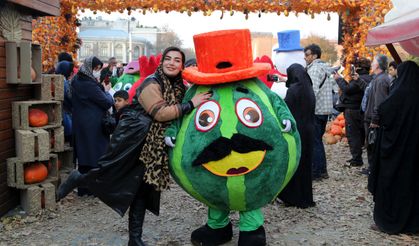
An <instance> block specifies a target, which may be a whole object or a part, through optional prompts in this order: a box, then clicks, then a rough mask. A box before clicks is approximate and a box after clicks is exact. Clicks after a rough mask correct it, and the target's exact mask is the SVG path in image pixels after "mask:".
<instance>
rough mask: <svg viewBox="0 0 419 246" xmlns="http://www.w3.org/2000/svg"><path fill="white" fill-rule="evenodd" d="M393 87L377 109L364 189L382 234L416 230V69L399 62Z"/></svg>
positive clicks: (418, 187) (418, 100) (418, 200)
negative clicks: (374, 141)
mask: <svg viewBox="0 0 419 246" xmlns="http://www.w3.org/2000/svg"><path fill="white" fill-rule="evenodd" d="M397 73H398V78H397V86H396V87H395V88H394V90H393V91H392V92H391V93H390V95H389V97H388V98H387V99H386V100H385V101H384V102H383V103H382V104H381V105H380V106H379V108H378V113H379V116H380V122H379V125H380V129H379V131H378V137H377V140H376V143H377V144H376V148H375V151H374V152H375V153H374V162H373V165H372V166H371V174H370V175H369V180H368V189H369V191H370V192H371V193H372V194H373V197H374V202H375V204H374V221H375V223H376V224H377V226H378V228H379V229H380V230H382V231H384V232H387V233H390V234H394V233H403V232H418V231H419V147H418V146H419V126H418V122H419V67H418V65H416V64H415V63H414V62H411V61H408V62H403V63H402V64H401V65H399V67H398V68H397Z"/></svg>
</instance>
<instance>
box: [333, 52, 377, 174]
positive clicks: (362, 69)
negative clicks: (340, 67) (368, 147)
mask: <svg viewBox="0 0 419 246" xmlns="http://www.w3.org/2000/svg"><path fill="white" fill-rule="evenodd" d="M351 67H352V69H351V80H350V81H349V82H347V81H346V80H345V79H343V78H342V77H341V76H340V75H339V74H337V73H335V75H334V78H335V80H336V83H337V84H338V86H339V88H340V90H341V91H342V95H341V97H340V103H339V104H338V105H337V108H339V109H340V110H341V111H343V112H344V116H345V128H346V134H347V137H348V143H349V148H350V152H351V155H352V158H351V159H350V160H348V161H347V162H348V163H349V165H350V166H362V165H363V161H362V146H363V145H364V141H365V130H364V126H363V123H364V121H363V115H362V113H361V101H362V98H363V96H364V90H365V88H366V87H367V85H368V83H369V82H370V81H371V80H372V77H371V75H369V71H370V69H371V61H370V60H368V59H366V58H359V59H358V60H357V61H356V62H355V64H354V65H352V66H351Z"/></svg>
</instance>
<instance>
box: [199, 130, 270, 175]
mask: <svg viewBox="0 0 419 246" xmlns="http://www.w3.org/2000/svg"><path fill="white" fill-rule="evenodd" d="M267 150H272V147H271V146H270V145H268V144H267V143H265V142H264V141H262V140H257V139H253V138H250V137H247V136H245V135H242V134H234V135H233V136H232V137H231V139H228V138H225V137H220V138H218V139H216V140H215V141H214V142H212V143H211V144H210V145H208V146H207V147H206V148H205V149H204V150H203V151H202V152H201V153H200V154H199V155H198V157H197V158H196V159H195V161H194V162H193V163H192V165H193V166H200V165H203V167H205V168H206V169H207V170H208V171H210V172H211V173H213V174H215V175H217V176H225V177H230V176H240V175H244V174H246V173H249V172H251V171H253V170H255V169H256V168H257V167H258V166H259V165H260V164H261V163H262V162H263V159H264V158H265V154H266V151H267Z"/></svg>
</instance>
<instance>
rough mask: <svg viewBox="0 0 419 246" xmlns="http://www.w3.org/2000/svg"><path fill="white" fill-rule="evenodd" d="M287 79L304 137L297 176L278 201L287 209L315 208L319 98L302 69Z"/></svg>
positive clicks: (291, 105) (297, 66)
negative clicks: (316, 117) (313, 184)
mask: <svg viewBox="0 0 419 246" xmlns="http://www.w3.org/2000/svg"><path fill="white" fill-rule="evenodd" d="M287 75H288V80H287V82H286V86H287V87H288V90H287V94H286V97H285V102H286V103H287V106H288V108H289V109H290V111H291V113H292V115H293V116H294V119H295V121H296V122H297V129H298V132H299V133H300V137H301V159H300V164H299V165H298V168H297V171H296V172H295V174H294V176H293V177H292V178H291V180H290V182H289V183H288V185H287V186H285V188H284V190H283V191H282V192H281V193H280V194H279V196H278V197H279V198H280V199H281V200H282V201H283V202H284V203H285V204H286V205H289V206H295V207H298V208H308V207H313V206H315V202H314V201H313V189H312V177H311V176H312V173H311V168H312V156H313V145H314V130H315V129H314V124H315V122H314V110H315V104H316V98H315V96H314V91H313V85H312V82H311V79H310V76H309V75H308V73H307V72H306V70H305V69H304V67H303V66H302V65H300V64H297V63H294V64H292V65H291V66H289V67H288V68H287Z"/></svg>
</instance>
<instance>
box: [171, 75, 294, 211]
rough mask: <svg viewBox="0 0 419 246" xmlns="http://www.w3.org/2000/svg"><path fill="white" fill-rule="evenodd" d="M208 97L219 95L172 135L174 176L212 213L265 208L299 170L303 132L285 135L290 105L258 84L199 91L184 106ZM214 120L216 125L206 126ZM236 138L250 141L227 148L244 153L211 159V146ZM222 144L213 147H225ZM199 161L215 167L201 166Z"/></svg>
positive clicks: (251, 81)
mask: <svg viewBox="0 0 419 246" xmlns="http://www.w3.org/2000/svg"><path fill="white" fill-rule="evenodd" d="M205 91H212V92H213V96H212V98H213V100H212V101H209V102H207V103H204V104H203V105H201V107H198V108H197V109H195V110H194V111H193V112H192V113H190V114H189V115H186V116H184V118H183V119H182V121H180V120H179V121H178V122H175V123H174V124H172V126H171V127H170V128H169V129H168V130H167V132H166V135H168V136H172V137H176V145H175V147H174V148H173V149H172V150H171V151H170V171H171V174H172V176H173V177H174V179H175V180H176V182H177V183H178V184H179V185H180V186H182V188H183V189H184V190H185V191H186V192H188V193H189V194H190V195H191V196H193V197H194V198H196V199H198V200H199V201H201V202H203V203H205V204H206V205H208V206H209V207H211V208H215V209H218V210H226V211H229V210H236V211H249V210H255V209H257V208H260V207H263V206H264V205H266V204H267V203H269V202H270V201H272V200H273V199H275V198H276V196H277V195H278V193H279V192H280V191H281V190H282V189H283V188H284V186H285V185H286V184H287V183H288V181H289V180H290V178H291V177H292V175H293V174H294V172H295V170H296V168H297V166H298V162H299V158H300V138H299V135H298V132H297V131H296V129H292V130H291V131H290V132H289V133H282V132H281V130H282V127H283V126H282V125H281V122H282V120H283V119H291V120H292V121H294V119H293V117H292V115H291V113H290V112H289V110H288V108H287V106H286V105H285V103H284V101H283V100H282V99H281V98H280V97H279V96H277V95H276V94H275V93H273V92H272V91H270V90H269V88H267V87H266V86H265V85H264V84H263V83H262V82H261V81H259V80H258V79H257V78H252V79H247V80H243V81H240V82H235V83H229V84H222V85H214V86H211V87H209V86H197V85H194V86H193V87H192V88H191V89H190V90H189V91H188V92H187V95H186V96H185V99H184V101H189V100H190V99H191V98H192V97H193V96H194V95H195V94H196V93H200V92H205ZM205 104H208V106H206V105H205ZM217 111H218V112H217ZM208 117H211V119H210V121H211V122H208V119H207V120H205V118H208ZM255 120H256V123H255V122H254V121H255ZM257 121H259V123H258V122H257ZM208 124H210V125H208ZM211 124H212V125H211ZM292 125H293V126H295V122H292ZM205 127H206V128H205ZM208 127H211V129H207V128H208ZM293 128H294V127H293ZM233 136H242V137H241V138H233V139H234V140H236V141H237V140H241V139H244V140H247V141H246V142H244V141H243V142H238V143H234V142H231V141H227V142H226V143H224V144H231V145H233V146H234V145H239V147H238V150H234V148H233V150H232V152H231V154H230V155H228V156H226V157H223V158H222V159H220V160H216V159H217V156H210V155H211V152H210V151H213V149H211V148H207V147H208V146H210V145H211V144H212V143H214V142H215V141H216V140H219V139H220V138H221V137H223V138H226V139H230V140H231V139H232V137H233ZM218 143H219V144H218V145H217V143H216V144H214V145H213V147H214V148H217V147H223V146H222V145H221V142H218ZM240 144H242V145H243V144H244V145H247V144H252V145H253V146H240ZM224 147H225V148H227V146H224ZM240 147H241V148H240ZM243 148H245V149H244V150H242V151H241V152H244V151H245V152H244V153H240V152H239V151H240V149H243ZM205 154H207V156H205ZM199 157H201V159H203V160H208V161H209V162H208V163H196V160H198V159H199ZM205 158H207V159H205ZM208 158H209V159H208ZM229 171H230V172H229Z"/></svg>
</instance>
